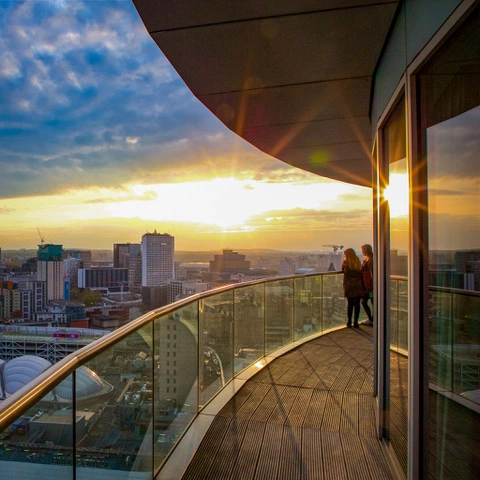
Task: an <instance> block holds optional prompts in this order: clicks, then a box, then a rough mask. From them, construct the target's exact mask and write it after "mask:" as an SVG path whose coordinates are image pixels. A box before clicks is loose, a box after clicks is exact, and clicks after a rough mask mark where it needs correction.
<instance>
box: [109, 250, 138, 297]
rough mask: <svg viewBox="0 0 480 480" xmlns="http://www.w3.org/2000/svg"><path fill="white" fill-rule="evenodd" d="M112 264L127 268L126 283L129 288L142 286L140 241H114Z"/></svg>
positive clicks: (136, 288) (134, 288) (135, 288)
mask: <svg viewBox="0 0 480 480" xmlns="http://www.w3.org/2000/svg"><path fill="white" fill-rule="evenodd" d="M113 266H114V267H115V268H127V269H128V283H129V287H130V289H131V290H139V289H140V287H141V286H142V245H141V244H140V243H114V244H113Z"/></svg>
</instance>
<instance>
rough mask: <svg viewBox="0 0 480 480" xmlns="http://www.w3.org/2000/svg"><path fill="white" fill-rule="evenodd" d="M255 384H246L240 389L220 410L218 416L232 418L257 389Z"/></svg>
mask: <svg viewBox="0 0 480 480" xmlns="http://www.w3.org/2000/svg"><path fill="white" fill-rule="evenodd" d="M257 385H258V383H257V382H246V383H245V384H243V386H242V388H241V389H240V390H239V391H238V392H237V394H236V395H235V396H233V397H232V398H231V399H230V400H229V402H228V403H227V404H226V405H225V406H224V407H223V408H222V410H221V411H220V412H219V413H218V415H222V416H226V417H232V416H233V415H234V414H235V413H236V412H237V410H238V409H239V408H240V407H241V406H242V405H243V404H244V403H245V402H246V401H247V400H248V398H249V397H250V395H251V394H252V393H253V392H254V390H255V389H256V388H257Z"/></svg>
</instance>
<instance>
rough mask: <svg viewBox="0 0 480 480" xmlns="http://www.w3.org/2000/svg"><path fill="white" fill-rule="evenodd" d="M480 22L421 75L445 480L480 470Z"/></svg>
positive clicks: (432, 393)
mask: <svg viewBox="0 0 480 480" xmlns="http://www.w3.org/2000/svg"><path fill="white" fill-rule="evenodd" d="M479 26H480V9H479V8H477V10H476V11H475V12H474V13H472V15H470V17H469V19H468V20H467V22H465V23H464V24H463V25H461V27H460V28H458V30H457V31H456V32H455V34H454V35H452V36H451V37H450V40H449V41H448V42H447V43H446V44H445V45H443V46H442V48H441V49H439V51H438V52H437V54H436V55H435V56H434V57H433V58H432V59H431V60H430V61H429V62H428V64H427V65H426V66H425V67H424V68H423V69H422V72H421V73H420V75H419V77H418V78H419V91H420V105H422V110H421V116H422V118H421V122H422V126H423V128H422V133H421V137H420V139H419V140H420V141H419V144H420V146H421V151H420V155H421V156H422V157H425V158H426V160H427V164H426V166H427V187H428V235H429V239H428V264H429V274H428V287H429V304H428V306H426V307H427V308H428V343H429V352H428V354H429V355H428V358H429V365H428V366H429V387H430V388H429V398H428V401H429V407H430V412H429V418H428V421H429V424H428V429H429V435H428V438H429V441H430V444H429V448H428V450H429V459H428V470H429V471H428V473H429V476H431V477H432V478H438V479H446V478H462V479H466V478H477V477H478V465H479V463H478V458H477V456H476V455H475V453H474V452H476V451H478V448H479V440H478V425H479V424H480V415H479V413H478V405H480V361H479V358H478V352H479V351H480V350H479V348H480V345H479V338H480V293H479V292H480V285H479V279H480V220H479V219H480V189H479V182H480V162H479V159H478V152H479V151H480V136H479V132H480V106H479V99H480V95H479V92H480V88H479V85H480V73H479V72H480V68H479V67H480V61H479V55H478V45H480V33H479V32H480V28H479ZM427 308H426V310H427ZM452 452H454V454H452Z"/></svg>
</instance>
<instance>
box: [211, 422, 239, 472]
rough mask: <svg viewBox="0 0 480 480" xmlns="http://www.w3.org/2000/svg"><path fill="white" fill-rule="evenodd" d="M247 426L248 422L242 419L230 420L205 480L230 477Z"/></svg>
mask: <svg viewBox="0 0 480 480" xmlns="http://www.w3.org/2000/svg"><path fill="white" fill-rule="evenodd" d="M247 425H248V422H247V421H246V420H244V419H236V418H234V419H232V421H231V422H230V424H229V426H228V429H227V431H226V433H225V435H224V437H223V441H222V443H221V445H220V448H219V449H218V450H217V453H216V455H215V460H214V462H213V463H212V465H211V466H210V469H209V470H208V474H207V475H208V477H207V478H208V479H209V480H225V479H226V478H229V477H230V473H231V471H232V470H233V467H234V465H235V462H236V460H237V455H238V452H239V451H240V446H241V445H242V443H243V437H244V435H245V431H246V429H247Z"/></svg>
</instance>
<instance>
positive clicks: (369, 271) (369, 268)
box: [361, 243, 373, 325]
mask: <svg viewBox="0 0 480 480" xmlns="http://www.w3.org/2000/svg"><path fill="white" fill-rule="evenodd" d="M362 254H363V258H364V259H363V262H362V279H363V286H364V288H365V295H364V296H363V297H362V300H361V302H362V307H363V309H364V310H365V313H366V314H367V317H368V320H365V321H364V322H363V325H373V314H372V310H371V309H370V306H369V305H368V302H369V301H370V302H371V303H372V307H373V249H372V246H371V245H370V244H368V243H366V244H365V245H362Z"/></svg>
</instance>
